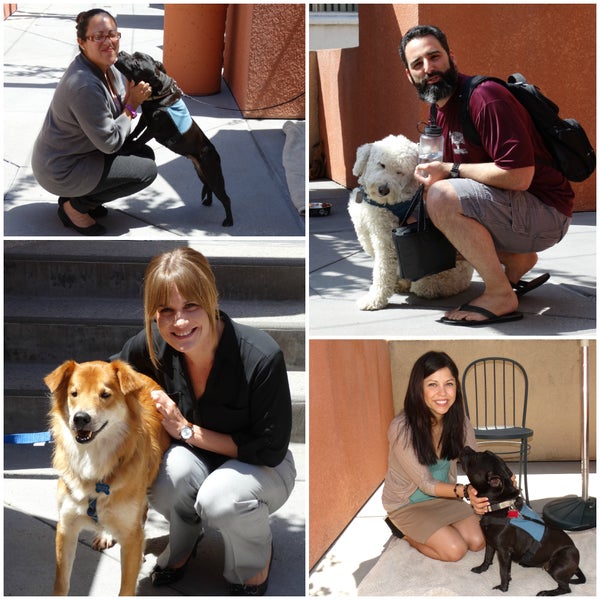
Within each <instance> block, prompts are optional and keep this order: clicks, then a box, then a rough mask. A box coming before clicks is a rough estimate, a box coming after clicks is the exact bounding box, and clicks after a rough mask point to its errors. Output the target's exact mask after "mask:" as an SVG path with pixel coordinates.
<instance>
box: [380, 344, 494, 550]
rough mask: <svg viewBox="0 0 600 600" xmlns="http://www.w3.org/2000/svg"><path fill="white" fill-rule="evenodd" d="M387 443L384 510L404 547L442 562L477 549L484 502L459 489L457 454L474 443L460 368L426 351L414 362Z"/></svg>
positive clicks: (441, 355)
mask: <svg viewBox="0 0 600 600" xmlns="http://www.w3.org/2000/svg"><path fill="white" fill-rule="evenodd" d="M388 439H389V443H390V452H389V464H388V471H387V474H386V478H385V484H384V489H383V505H384V507H385V509H386V511H387V513H388V518H389V519H390V521H391V522H392V523H393V524H394V525H395V526H396V527H397V528H398V529H399V530H400V531H402V533H403V534H404V536H405V539H406V541H408V543H409V544H410V545H411V546H413V547H414V548H416V549H417V550H419V551H420V552H422V553H423V554H425V555H426V556H428V557H430V558H434V559H437V560H443V561H457V560H460V559H461V558H462V557H463V556H464V555H465V554H466V553H467V551H469V550H472V551H478V550H481V549H482V548H483V547H484V546H485V540H484V537H483V533H482V531H481V528H480V527H479V517H478V516H477V514H483V513H484V512H485V508H486V506H487V505H488V501H487V498H477V493H476V491H475V490H474V489H473V488H472V487H471V486H469V485H468V484H467V485H463V484H457V459H458V455H459V453H460V451H461V450H462V449H463V448H464V447H465V446H470V447H472V448H473V449H476V448H477V443H476V441H475V432H474V431H473V426H472V425H471V423H470V422H469V420H468V419H467V417H466V415H465V410H464V404H463V397H462V391H461V388H460V381H459V376H458V369H457V367H456V364H455V363H454V361H453V360H452V359H451V358H450V357H449V356H448V355H447V354H446V353H445V352H435V351H431V352H427V353H426V354H424V355H423V356H421V357H420V358H419V359H418V360H417V361H416V362H415V364H414V366H413V368H412V371H411V374H410V378H409V382H408V388H407V391H406V396H405V400H404V410H403V411H402V412H401V413H400V414H399V415H397V416H396V417H395V418H394V420H393V421H392V423H391V425H390V427H389V430H388ZM465 500H466V501H469V503H468V502H465ZM474 513H476V514H474Z"/></svg>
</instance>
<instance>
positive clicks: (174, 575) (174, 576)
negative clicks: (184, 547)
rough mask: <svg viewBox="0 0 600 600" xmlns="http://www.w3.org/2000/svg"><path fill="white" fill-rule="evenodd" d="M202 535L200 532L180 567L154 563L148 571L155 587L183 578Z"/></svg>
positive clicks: (194, 555) (194, 556)
mask: <svg viewBox="0 0 600 600" xmlns="http://www.w3.org/2000/svg"><path fill="white" fill-rule="evenodd" d="M203 536H204V534H202V535H201V536H200V537H199V538H198V539H197V540H196V544H195V545H194V548H193V549H192V552H191V554H190V555H189V556H188V559H187V560H186V561H185V563H184V564H183V565H181V567H177V568H173V567H159V566H158V565H155V567H154V569H152V572H151V573H150V579H151V580H152V585H154V586H155V587H160V586H161V585H169V584H171V583H175V582H176V581H179V580H180V579H183V576H184V575H185V570H186V569H187V566H188V564H189V562H190V560H192V558H196V553H197V551H198V544H199V543H200V540H201V539H202V537H203Z"/></svg>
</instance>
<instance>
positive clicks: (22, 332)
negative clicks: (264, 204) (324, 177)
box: [4, 294, 305, 371]
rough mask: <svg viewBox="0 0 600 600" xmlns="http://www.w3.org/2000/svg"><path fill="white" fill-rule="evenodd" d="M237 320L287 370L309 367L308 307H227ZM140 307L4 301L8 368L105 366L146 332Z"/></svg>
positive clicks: (113, 302)
mask: <svg viewBox="0 0 600 600" xmlns="http://www.w3.org/2000/svg"><path fill="white" fill-rule="evenodd" d="M222 308H223V310H224V311H225V312H226V313H227V314H228V315H229V316H230V317H231V318H232V319H234V320H236V321H239V322H240V323H246V324H248V325H252V326H254V327H257V328H259V329H262V330H264V331H266V332H267V333H268V334H270V335H271V336H272V337H273V338H274V339H275V341H277V343H278V344H279V345H280V346H281V348H282V350H283V353H284V355H285V358H286V364H287V366H288V369H290V370H292V371H296V370H303V369H304V368H305V367H304V365H305V315H304V312H303V311H304V302H303V301H299V300H282V301H278V302H272V301H268V302H266V301H265V302H263V301H252V302H251V301H235V302H234V301H229V302H227V301H225V302H223V303H222ZM143 327H144V323H143V316H142V308H141V301H140V300H139V299H132V298H85V297H80V296H75V297H68V298H67V297H59V298H56V297H47V296H37V297H25V298H24V297H22V296H16V295H12V294H10V295H6V296H5V298H4V348H5V360H6V361H9V362H24V363H28V362H40V361H44V362H56V363H60V362H62V361H63V360H66V359H67V358H72V359H74V360H78V361H85V360H96V359H101V360H106V359H108V357H109V356H111V355H113V354H115V353H116V352H118V351H119V350H120V349H121V348H122V346H123V344H124V343H125V341H127V340H128V339H129V338H130V337H132V336H133V335H135V334H136V333H138V332H139V331H140V330H141V329H143Z"/></svg>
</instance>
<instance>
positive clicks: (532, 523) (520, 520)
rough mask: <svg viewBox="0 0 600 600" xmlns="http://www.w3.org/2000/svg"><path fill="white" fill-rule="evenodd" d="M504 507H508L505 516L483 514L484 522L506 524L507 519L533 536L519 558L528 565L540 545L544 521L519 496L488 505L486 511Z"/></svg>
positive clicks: (544, 525) (522, 563)
mask: <svg viewBox="0 0 600 600" xmlns="http://www.w3.org/2000/svg"><path fill="white" fill-rule="evenodd" d="M505 508H508V511H507V514H506V516H505V517H494V516H487V515H485V522H486V523H489V524H490V525H506V520H507V519H508V523H509V525H510V526H512V527H518V528H519V529H522V530H523V531H524V532H525V533H527V535H529V537H531V538H533V543H532V545H531V547H530V548H529V550H528V551H527V552H526V553H525V554H524V555H523V556H522V557H521V559H520V560H519V564H521V565H524V566H528V565H529V564H530V563H531V560H532V559H533V557H534V555H535V553H536V552H537V551H538V549H539V547H540V546H541V542H542V538H543V537H544V534H545V533H546V528H547V526H546V523H545V522H544V520H543V519H542V518H541V517H540V516H539V515H538V514H537V513H536V512H535V511H534V510H532V509H531V508H529V506H527V504H525V502H524V501H523V499H522V498H520V497H519V498H517V499H516V500H507V501H506V502H500V503H499V504H492V505H490V506H489V507H488V509H487V512H496V511H498V510H502V509H505Z"/></svg>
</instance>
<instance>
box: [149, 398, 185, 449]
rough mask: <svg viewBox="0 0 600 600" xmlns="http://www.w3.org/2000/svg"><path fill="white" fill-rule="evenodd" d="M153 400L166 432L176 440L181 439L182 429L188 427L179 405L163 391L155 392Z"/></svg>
mask: <svg viewBox="0 0 600 600" xmlns="http://www.w3.org/2000/svg"><path fill="white" fill-rule="evenodd" d="M151 396H152V399H153V400H154V402H155V403H156V410H158V412H159V413H160V414H161V416H162V418H163V419H162V426H163V427H164V428H165V430H166V432H167V433H168V434H169V435H170V436H171V437H172V438H175V439H179V432H180V431H181V428H182V427H184V426H185V425H188V422H187V421H186V420H185V418H184V417H183V415H182V414H181V411H180V410H179V408H178V407H177V404H175V402H173V400H171V398H169V396H167V394H166V393H165V392H163V391H162V390H153V391H152V392H151Z"/></svg>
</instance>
